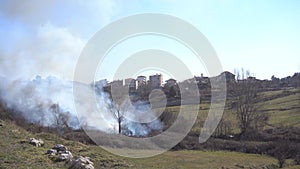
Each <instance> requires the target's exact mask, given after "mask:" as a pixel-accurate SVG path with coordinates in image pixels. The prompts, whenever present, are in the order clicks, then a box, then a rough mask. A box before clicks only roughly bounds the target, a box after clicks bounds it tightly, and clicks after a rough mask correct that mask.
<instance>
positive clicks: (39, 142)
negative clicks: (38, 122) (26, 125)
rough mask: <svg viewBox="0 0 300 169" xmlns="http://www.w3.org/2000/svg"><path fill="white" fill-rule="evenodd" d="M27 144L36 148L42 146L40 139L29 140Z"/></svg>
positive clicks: (42, 142)
mask: <svg viewBox="0 0 300 169" xmlns="http://www.w3.org/2000/svg"><path fill="white" fill-rule="evenodd" d="M29 144H31V145H34V146H36V147H41V146H44V141H43V140H41V139H35V138H30V139H29Z"/></svg>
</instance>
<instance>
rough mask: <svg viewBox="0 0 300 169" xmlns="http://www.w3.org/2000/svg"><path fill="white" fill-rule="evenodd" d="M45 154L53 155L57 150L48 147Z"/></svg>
mask: <svg viewBox="0 0 300 169" xmlns="http://www.w3.org/2000/svg"><path fill="white" fill-rule="evenodd" d="M46 154H49V155H52V156H54V155H56V154H57V150H55V149H49V150H47V152H46Z"/></svg>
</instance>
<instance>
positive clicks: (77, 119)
mask: <svg viewBox="0 0 300 169" xmlns="http://www.w3.org/2000/svg"><path fill="white" fill-rule="evenodd" d="M0 80H1V83H0V94H1V95H0V97H1V100H2V101H4V103H5V104H6V106H7V107H8V108H11V109H15V110H17V111H18V112H20V113H21V114H20V116H23V117H24V118H25V119H26V120H27V121H28V122H32V123H37V124H40V125H44V126H54V125H55V122H56V121H55V117H54V115H55V114H53V112H51V107H52V106H53V105H58V106H59V109H60V111H59V113H64V114H67V115H68V116H69V119H68V120H69V121H68V125H69V126H71V127H73V128H79V127H80V125H86V126H88V127H89V128H93V129H97V130H102V131H105V132H113V131H115V128H116V126H118V123H117V121H116V119H114V117H113V115H112V112H111V110H109V109H108V105H107V103H108V102H109V101H110V99H109V98H108V95H107V94H106V93H104V92H103V91H101V92H100V93H99V91H98V92H97V94H96V95H94V94H95V93H96V92H95V89H94V88H93V86H92V85H87V84H82V83H76V82H72V81H68V80H62V79H59V78H57V77H54V76H50V77H47V78H42V77H40V76H36V78H34V79H33V80H13V81H10V80H9V79H7V78H4V77H2V78H1V79H0ZM73 85H76V86H79V87H76V90H80V91H79V93H80V96H79V97H75V98H74V95H73ZM91 96H95V97H91ZM94 103H96V104H97V105H98V106H95V105H93V104H94ZM75 104H76V105H77V106H75ZM142 105H143V106H144V107H145V108H148V107H149V106H148V105H146V104H139V109H141V107H143V106H142ZM145 108H144V109H145ZM130 111H132V112H126V113H125V114H129V113H130V114H136V113H140V112H141V111H140V110H137V109H130ZM82 112H83V113H82ZM147 113H148V114H151V112H149V111H147ZM145 117H146V116H145ZM80 123H81V124H80ZM122 125H123V126H125V130H126V132H127V134H128V135H134V136H146V135H148V134H149V133H150V132H151V131H152V130H161V129H162V126H163V125H162V123H161V122H160V121H159V120H158V119H156V120H154V121H152V122H150V123H147V124H145V123H143V124H142V123H137V122H133V121H130V120H129V119H126V118H124V120H123V122H122Z"/></svg>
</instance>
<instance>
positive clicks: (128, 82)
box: [125, 78, 138, 94]
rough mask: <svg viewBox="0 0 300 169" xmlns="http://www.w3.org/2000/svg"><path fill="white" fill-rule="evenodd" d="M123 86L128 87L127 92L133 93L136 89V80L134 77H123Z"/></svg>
mask: <svg viewBox="0 0 300 169" xmlns="http://www.w3.org/2000/svg"><path fill="white" fill-rule="evenodd" d="M125 86H126V87H128V88H129V94H133V93H135V92H136V90H137V87H138V82H137V80H135V79H132V78H128V79H125Z"/></svg>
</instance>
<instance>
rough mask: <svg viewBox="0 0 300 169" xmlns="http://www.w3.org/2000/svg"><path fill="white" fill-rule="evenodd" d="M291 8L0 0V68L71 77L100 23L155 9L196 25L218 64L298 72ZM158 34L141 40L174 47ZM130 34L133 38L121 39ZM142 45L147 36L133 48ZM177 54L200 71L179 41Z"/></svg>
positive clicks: (272, 3) (274, 1)
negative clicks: (181, 47)
mask: <svg viewBox="0 0 300 169" xmlns="http://www.w3.org/2000/svg"><path fill="white" fill-rule="evenodd" d="M299 9H300V1H297V0H287V1H283V0H264V1H261V0H251V1H250V0H249V1H239V0H211V1H199V0H195V1H171V0H161V1H154V0H153V1H143V0H131V1H125V0H123V1H120V0H100V1H83V0H64V1H59V0H43V1H40V0H22V1H17V0H1V1H0V25H1V28H0V37H1V38H0V75H1V76H9V77H13V78H32V77H34V76H35V75H37V74H39V75H42V76H48V75H55V76H60V77H62V78H66V79H72V76H73V71H74V68H75V65H76V61H77V58H78V57H79V55H80V53H81V50H82V49H83V47H84V45H85V44H86V43H87V41H88V40H89V39H90V38H91V37H92V36H93V35H94V34H95V33H96V32H97V31H99V30H100V29H101V28H103V27H104V26H105V25H107V24H109V23H110V22H112V21H115V20H117V19H120V18H123V17H125V16H130V15H132V14H139V13H163V14H169V15H173V16H176V17H178V18H181V19H183V20H186V21H187V22H189V23H191V24H192V25H194V26H195V27H196V28H198V29H199V31H201V32H202V33H203V34H204V35H205V36H206V37H207V39H208V40H209V41H210V43H211V44H212V46H213V47H214V49H215V50H216V52H217V54H218V57H219V59H220V61H221V63H222V66H223V69H224V70H228V71H232V72H233V70H234V69H235V68H240V67H244V68H246V69H249V70H250V71H251V72H253V73H254V74H255V75H256V76H257V77H258V78H260V79H270V77H271V76H272V75H275V76H277V77H285V76H289V75H293V73H294V72H300V59H299V58H300V47H299V46H300V32H299V30H300V19H299V17H300V10H299ZM120 29H121V28H120ZM144 38H145V39H144V40H147V38H148V37H144ZM158 41H159V42H161V43H162V44H159V43H158V44H157V43H155V44H156V45H155V44H152V45H150V46H149V48H153V47H158V46H160V47H165V50H171V51H170V52H172V51H174V50H175V48H176V49H177V50H178V48H177V47H175V46H176V44H174V45H165V44H170V43H172V42H170V43H169V40H166V39H165V40H163V39H158ZM137 42H138V41H135V40H134V39H133V40H132V44H131V45H129V47H130V46H131V47H132V48H134V47H133V46H134V45H133V44H135V43H137ZM141 42H142V41H141ZM99 45H100V44H99ZM148 45H149V41H148V43H144V46H142V47H141V49H145V48H147V47H148ZM177 45H178V44H177ZM168 46H169V47H168ZM170 46H171V47H170ZM172 47H173V48H172ZM125 48H128V47H126V46H123V47H122V46H120V47H119V50H120V51H119V53H118V52H117V53H118V54H115V55H114V54H113V53H112V54H111V58H109V57H108V58H107V61H104V62H103V64H104V69H103V70H102V69H101V71H102V72H100V74H101V75H99V78H103V77H107V78H108V79H110V78H111V77H112V76H113V73H114V71H116V68H117V67H118V64H119V63H120V62H122V59H124V57H126V55H125V56H120V52H124V49H125ZM127 52H128V53H129V54H130V51H127ZM177 54H180V56H178V57H179V58H181V59H182V60H183V62H185V63H186V64H188V66H189V67H190V68H191V71H192V73H193V74H195V75H200V73H201V72H203V73H204V74H206V72H205V69H203V66H202V65H201V64H200V65H199V63H197V62H194V61H191V60H192V59H189V56H188V55H189V54H187V53H185V52H184V49H182V50H179V51H178V52H177ZM108 56H109V55H108ZM118 57H120V58H118ZM108 64H109V66H106V65H108ZM206 75H207V74H206Z"/></svg>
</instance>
